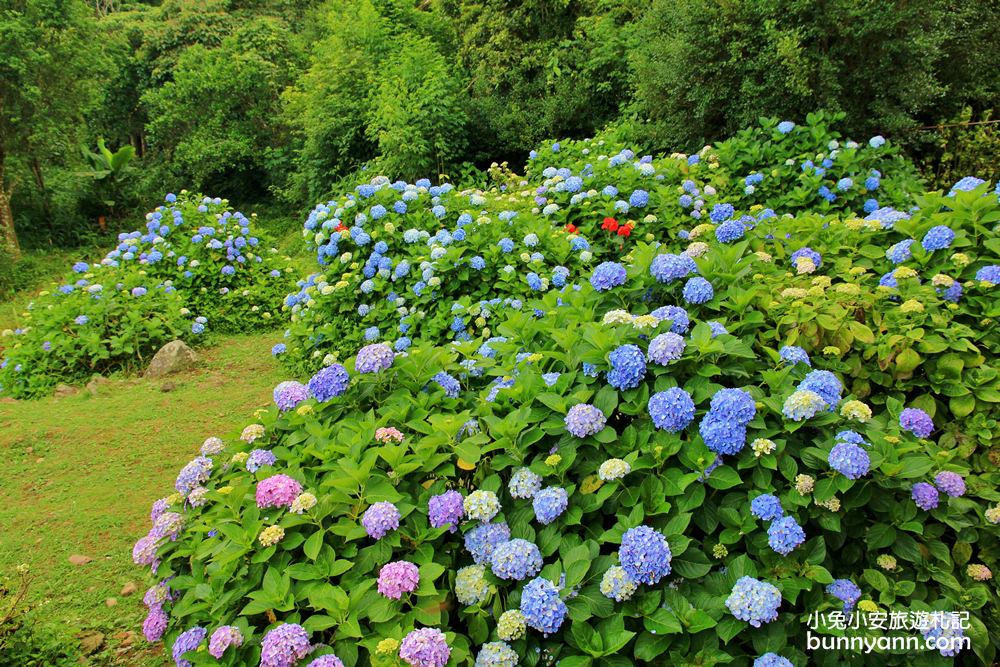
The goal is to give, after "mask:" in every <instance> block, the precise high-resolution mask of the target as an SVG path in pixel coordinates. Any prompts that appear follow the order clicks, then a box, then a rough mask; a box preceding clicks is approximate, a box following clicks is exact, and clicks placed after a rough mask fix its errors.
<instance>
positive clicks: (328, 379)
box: [309, 364, 351, 403]
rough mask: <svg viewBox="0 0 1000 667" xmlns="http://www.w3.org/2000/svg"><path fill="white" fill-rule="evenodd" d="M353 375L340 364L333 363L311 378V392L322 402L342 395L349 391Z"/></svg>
mask: <svg viewBox="0 0 1000 667" xmlns="http://www.w3.org/2000/svg"><path fill="white" fill-rule="evenodd" d="M350 383H351V377H350V376H349V375H348V374H347V369H346V368H344V367H343V366H341V365H340V364H331V365H329V366H327V367H326V368H323V369H321V370H320V371H318V372H317V373H316V374H315V375H313V376H312V377H311V378H310V379H309V393H311V394H312V396H313V398H315V399H316V400H317V401H319V402H320V403H325V402H326V401H329V400H330V399H332V398H336V397H337V396H340V395H341V394H343V393H344V392H345V391H347V387H348V385H349V384H350Z"/></svg>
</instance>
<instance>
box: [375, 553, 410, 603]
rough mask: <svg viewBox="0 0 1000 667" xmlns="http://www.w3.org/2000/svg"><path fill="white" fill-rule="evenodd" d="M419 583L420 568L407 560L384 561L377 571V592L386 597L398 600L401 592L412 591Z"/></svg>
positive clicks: (401, 594)
mask: <svg viewBox="0 0 1000 667" xmlns="http://www.w3.org/2000/svg"><path fill="white" fill-rule="evenodd" d="M418 583H420V570H419V568H417V566H416V565H414V564H413V563H411V562H409V561H405V560H397V561H393V562H392V563H386V564H385V565H383V566H382V569H381V570H379V573H378V592H379V593H381V594H382V595H384V596H386V597H387V598H391V599H393V600H399V599H400V598H401V597H402V596H403V593H412V592H413V591H415V590H417V584H418Z"/></svg>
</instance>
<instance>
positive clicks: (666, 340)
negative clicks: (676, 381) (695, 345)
mask: <svg viewBox="0 0 1000 667" xmlns="http://www.w3.org/2000/svg"><path fill="white" fill-rule="evenodd" d="M686 345H687V343H685V341H684V338H683V337H681V336H680V335H678V334H675V333H674V332H673V331H668V332H667V333H663V334H660V335H659V336H657V337H656V338H654V339H653V340H651V341H650V342H649V349H648V350H647V351H646V354H647V355H648V356H649V360H650V361H652V362H653V363H656V364H659V365H661V366H666V365H667V364H669V363H670V362H671V361H677V360H678V359H680V358H681V357H682V356H683V355H684V348H685V347H686Z"/></svg>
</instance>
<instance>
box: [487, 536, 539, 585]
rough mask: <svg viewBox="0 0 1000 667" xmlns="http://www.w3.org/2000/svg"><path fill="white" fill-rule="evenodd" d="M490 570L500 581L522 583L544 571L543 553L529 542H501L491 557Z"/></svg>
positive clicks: (517, 540) (516, 540)
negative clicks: (511, 580)
mask: <svg viewBox="0 0 1000 667" xmlns="http://www.w3.org/2000/svg"><path fill="white" fill-rule="evenodd" d="M490 569H491V570H492V571H493V574H494V575H496V576H497V577H499V578H500V579H513V580H514V581H521V580H523V579H527V578H528V577H534V576H535V575H537V574H538V573H539V572H541V571H542V552H541V551H539V550H538V547H537V546H536V545H534V544H532V543H531V542H529V541H527V540H521V539H516V538H515V539H513V540H509V541H507V542H501V543H500V544H498V545H496V547H494V549H493V554H492V555H491V556H490Z"/></svg>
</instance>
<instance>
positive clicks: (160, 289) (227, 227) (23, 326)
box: [0, 193, 290, 398]
mask: <svg viewBox="0 0 1000 667" xmlns="http://www.w3.org/2000/svg"><path fill="white" fill-rule="evenodd" d="M250 225H251V220H250V219H249V218H247V217H245V216H244V215H243V214H241V213H239V212H238V211H236V212H234V211H232V210H231V209H230V208H229V207H228V202H226V201H224V200H221V199H211V198H209V197H204V198H202V197H198V196H194V195H188V194H187V193H182V194H181V196H180V197H179V198H178V197H177V196H176V195H173V194H170V195H167V202H166V203H165V204H164V205H162V206H160V207H158V208H157V209H156V210H154V211H152V212H150V213H149V214H148V215H147V216H146V226H145V229H144V230H142V231H134V232H129V233H123V234H120V235H119V237H118V241H119V243H118V246H117V247H116V248H115V249H114V250H112V251H111V252H109V253H108V254H107V256H106V257H104V259H102V260H101V261H100V262H99V263H95V264H94V265H90V264H88V263H87V262H83V261H80V262H77V263H75V264H74V265H73V273H72V275H71V276H69V277H67V278H66V279H65V280H64V281H63V283H62V284H60V285H57V286H53V287H52V289H51V290H46V291H43V292H41V293H40V294H39V295H38V298H37V299H35V300H34V301H32V302H31V304H30V305H29V306H28V312H27V313H25V316H24V317H23V319H22V321H21V322H20V324H19V327H18V328H17V329H16V330H13V331H10V330H7V331H4V332H3V336H2V337H0V345H2V347H0V353H2V354H0V393H2V394H6V395H10V396H14V397H18V398H21V397H32V396H37V395H39V394H44V393H46V392H47V391H50V390H51V389H52V387H54V386H55V385H56V384H57V383H60V382H77V381H83V380H87V379H89V378H90V377H91V376H93V375H94V374H104V373H108V372H112V371H117V370H134V369H136V368H139V367H141V366H142V365H144V364H145V363H147V362H148V361H149V359H150V358H151V357H152V355H153V354H154V353H155V352H156V351H157V350H158V349H159V348H160V347H162V346H163V345H164V344H165V343H167V342H170V341H172V340H176V339H182V340H186V341H189V342H197V341H198V339H199V338H200V336H201V335H202V334H203V333H205V331H206V330H207V329H212V330H215V331H229V332H233V331H253V330H259V329H266V328H270V327H272V326H277V324H276V321H277V320H276V319H272V318H275V316H279V315H280V308H281V299H282V296H283V293H284V291H285V287H286V285H285V276H284V274H283V269H284V270H290V269H286V268H285V267H286V262H285V261H284V260H281V259H280V258H278V257H276V256H274V253H275V252H276V251H274V250H273V249H271V250H269V251H264V250H263V248H264V247H266V246H265V245H262V243H261V240H260V239H259V238H258V237H257V236H255V235H254V234H255V232H254V233H252V232H251V230H250Z"/></svg>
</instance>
